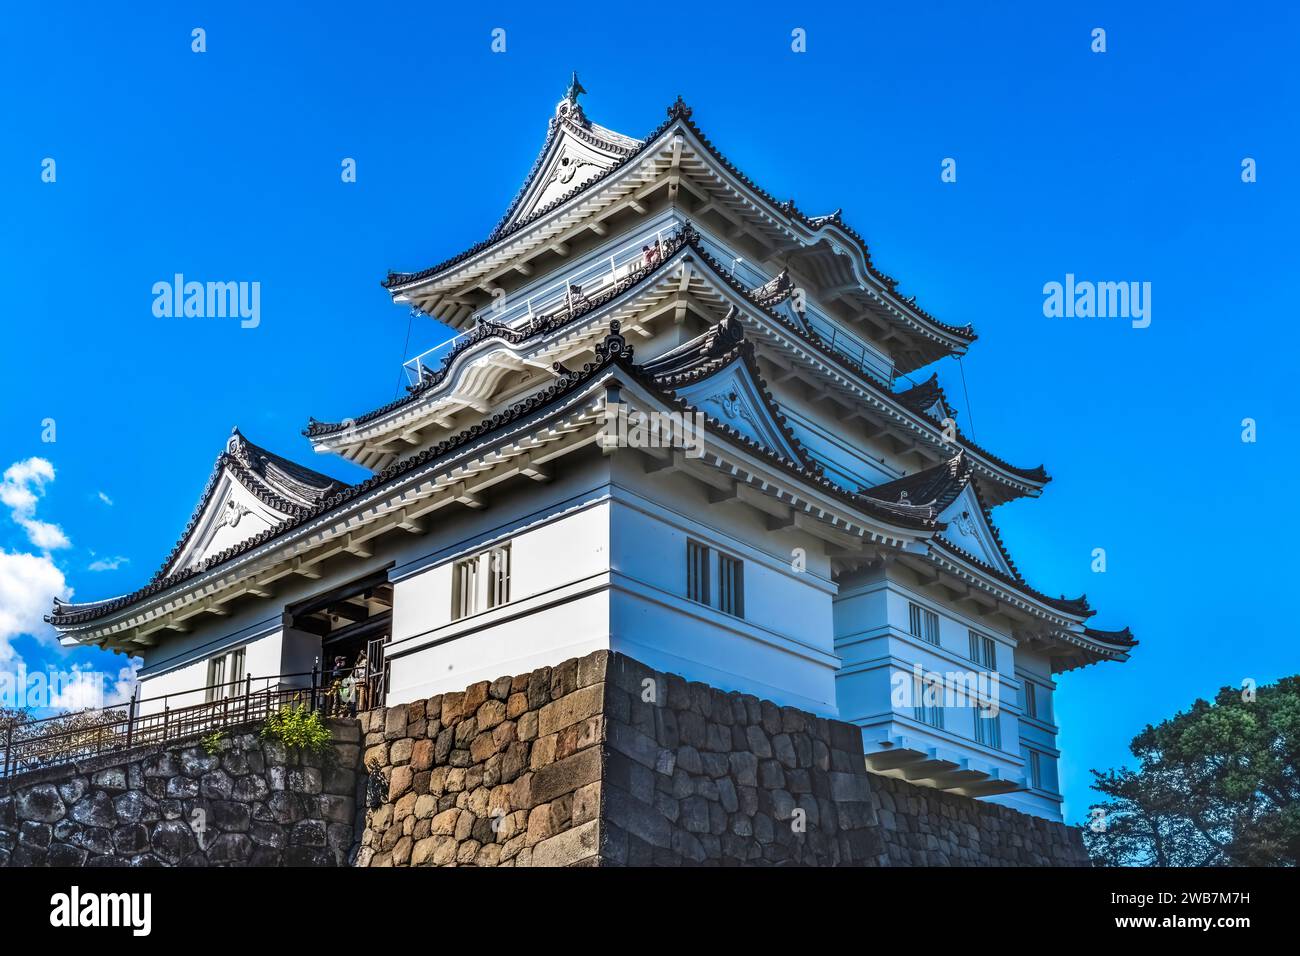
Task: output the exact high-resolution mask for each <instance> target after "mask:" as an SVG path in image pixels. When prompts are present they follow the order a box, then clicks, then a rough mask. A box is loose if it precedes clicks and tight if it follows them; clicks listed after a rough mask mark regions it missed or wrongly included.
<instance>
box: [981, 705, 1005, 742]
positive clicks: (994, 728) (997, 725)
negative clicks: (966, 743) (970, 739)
mask: <svg viewBox="0 0 1300 956" xmlns="http://www.w3.org/2000/svg"><path fill="white" fill-rule="evenodd" d="M975 742H976V743H981V744H983V745H984V746H986V747H992V748H993V749H994V750H1001V749H1002V722H1001V721H1000V720H998V718H997V717H996V716H994V714H993V712H992V711H991V710H986V709H984V708H982V707H977V708H976V709H975Z"/></svg>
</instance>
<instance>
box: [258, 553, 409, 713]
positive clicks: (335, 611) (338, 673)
mask: <svg viewBox="0 0 1300 956" xmlns="http://www.w3.org/2000/svg"><path fill="white" fill-rule="evenodd" d="M284 625H285V627H288V628H293V629H295V630H298V631H305V632H306V633H308V634H315V635H316V636H318V637H319V638H320V642H321V643H320V655H319V657H318V660H317V664H318V667H319V672H320V676H319V681H320V683H319V686H321V687H322V688H324V689H325V693H324V694H323V695H322V701H323V707H324V708H325V710H326V712H327V713H339V712H346V713H355V712H356V711H358V710H366V709H369V708H371V707H375V706H378V705H381V704H383V702H384V693H385V688H386V686H387V664H386V663H385V661H384V646H385V645H386V644H387V643H388V639H389V638H390V637H391V636H392V633H393V631H392V625H393V586H392V584H390V583H389V581H388V572H387V571H378V572H376V573H374V574H372V575H369V576H367V577H364V578H361V579H359V580H356V581H352V582H350V583H348V584H344V585H341V586H339V587H337V588H334V589H332V590H330V591H327V592H325V593H323V594H318V595H316V596H315V597H311V598H308V599H307V600H305V601H300V602H299V603H297V604H293V605H290V606H289V607H288V608H286V609H285V612H284Z"/></svg>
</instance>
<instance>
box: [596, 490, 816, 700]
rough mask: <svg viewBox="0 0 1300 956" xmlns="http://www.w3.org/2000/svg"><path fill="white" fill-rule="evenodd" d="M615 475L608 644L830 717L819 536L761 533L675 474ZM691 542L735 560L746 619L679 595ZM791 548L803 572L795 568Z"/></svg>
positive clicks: (741, 512) (748, 517) (741, 511)
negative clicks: (800, 557)
mask: <svg viewBox="0 0 1300 956" xmlns="http://www.w3.org/2000/svg"><path fill="white" fill-rule="evenodd" d="M618 477H619V487H618V490H617V493H616V501H615V504H614V510H613V528H612V532H611V542H612V547H613V560H612V567H613V570H614V572H615V574H614V578H613V581H614V586H615V589H616V591H615V595H614V597H613V606H612V619H611V624H610V629H611V633H612V635H613V638H612V641H613V643H612V646H613V648H614V649H615V650H619V651H622V652H623V653H626V654H628V655H630V656H632V657H635V658H636V659H638V660H640V661H643V662H644V663H646V664H648V665H650V666H652V667H655V668H658V669H660V670H665V671H670V672H673V673H678V674H681V675H682V676H684V677H686V678H687V679H688V680H699V681H704V682H707V683H709V684H712V685H714V686H716V687H720V688H722V689H723V690H736V691H740V692H742V693H750V694H755V695H757V696H759V697H763V698H767V699H770V700H774V701H776V702H777V703H779V704H783V705H789V706H796V707H801V708H804V709H806V710H811V711H813V712H815V713H819V714H823V715H834V714H835V713H836V704H835V681H834V675H835V670H836V668H837V667H838V663H839V662H838V659H837V658H836V656H835V653H834V647H833V642H832V639H831V635H832V608H831V598H832V595H833V594H834V591H835V587H834V585H833V584H832V583H831V582H830V580H829V578H828V575H827V573H826V572H827V571H828V570H829V569H828V567H827V562H826V559H825V556H824V552H823V549H822V548H821V546H820V544H819V543H818V542H817V541H816V539H812V538H809V537H808V536H807V535H806V534H804V533H802V532H798V531H777V532H774V531H769V530H768V529H767V528H766V525H765V524H764V523H763V522H762V519H761V518H760V517H759V516H757V515H755V514H754V513H753V512H752V510H751V509H749V508H747V507H745V506H743V505H735V504H727V505H721V506H719V505H711V504H709V502H708V501H707V499H706V498H705V497H704V493H703V492H702V491H701V490H700V489H699V487H698V485H695V484H694V483H692V482H690V481H688V480H686V479H684V478H681V477H680V476H674V475H669V474H663V473H656V474H655V475H654V476H646V475H644V474H638V473H637V470H636V469H634V468H628V469H624V468H622V467H620V468H619V471H618ZM688 539H694V540H697V541H700V542H701V543H703V544H706V545H708V546H709V547H710V548H712V549H713V550H715V551H721V552H723V553H728V554H731V555H733V556H735V557H739V558H741V559H742V560H743V561H744V563H745V564H744V581H745V585H744V595H745V607H744V611H745V614H744V619H743V620H740V619H737V618H735V617H733V616H731V615H727V614H723V613H722V612H720V611H718V610H716V609H715V608H712V607H708V606H706V605H702V604H698V603H696V602H693V601H689V600H687V598H686V542H687V540H688ZM795 548H802V549H803V552H804V559H805V560H806V562H807V567H806V569H805V570H801V571H798V570H795V568H794V562H793V554H792V552H793V551H794V549H795ZM714 585H715V586H716V580H715V581H714Z"/></svg>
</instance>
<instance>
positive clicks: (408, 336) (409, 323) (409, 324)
mask: <svg viewBox="0 0 1300 956" xmlns="http://www.w3.org/2000/svg"><path fill="white" fill-rule="evenodd" d="M414 325H415V309H411V317H410V318H409V319H407V321H406V342H405V343H404V344H403V345H402V355H401V358H400V362H401V363H402V364H401V365H399V366H398V372H397V387H396V388H395V389H393V398H396V397H397V396H398V395H401V394H402V379H403V378H404V377H405V376H406V371H405V369H404V365H405V363H406V350H407V349H409V348H410V347H411V328H412V327H413V326H414Z"/></svg>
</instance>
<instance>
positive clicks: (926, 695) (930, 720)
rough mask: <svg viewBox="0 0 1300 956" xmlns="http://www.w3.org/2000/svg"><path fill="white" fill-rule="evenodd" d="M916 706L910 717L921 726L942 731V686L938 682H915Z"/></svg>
mask: <svg viewBox="0 0 1300 956" xmlns="http://www.w3.org/2000/svg"><path fill="white" fill-rule="evenodd" d="M914 687H915V693H916V706H915V707H913V708H912V716H913V717H915V718H916V719H917V720H919V721H920V722H921V723H923V724H929V725H930V726H931V727H937V728H939V729H940V730H942V729H943V694H944V687H943V684H942V683H940V682H938V681H929V680H919V679H918V680H916V681H915V684H914Z"/></svg>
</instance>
